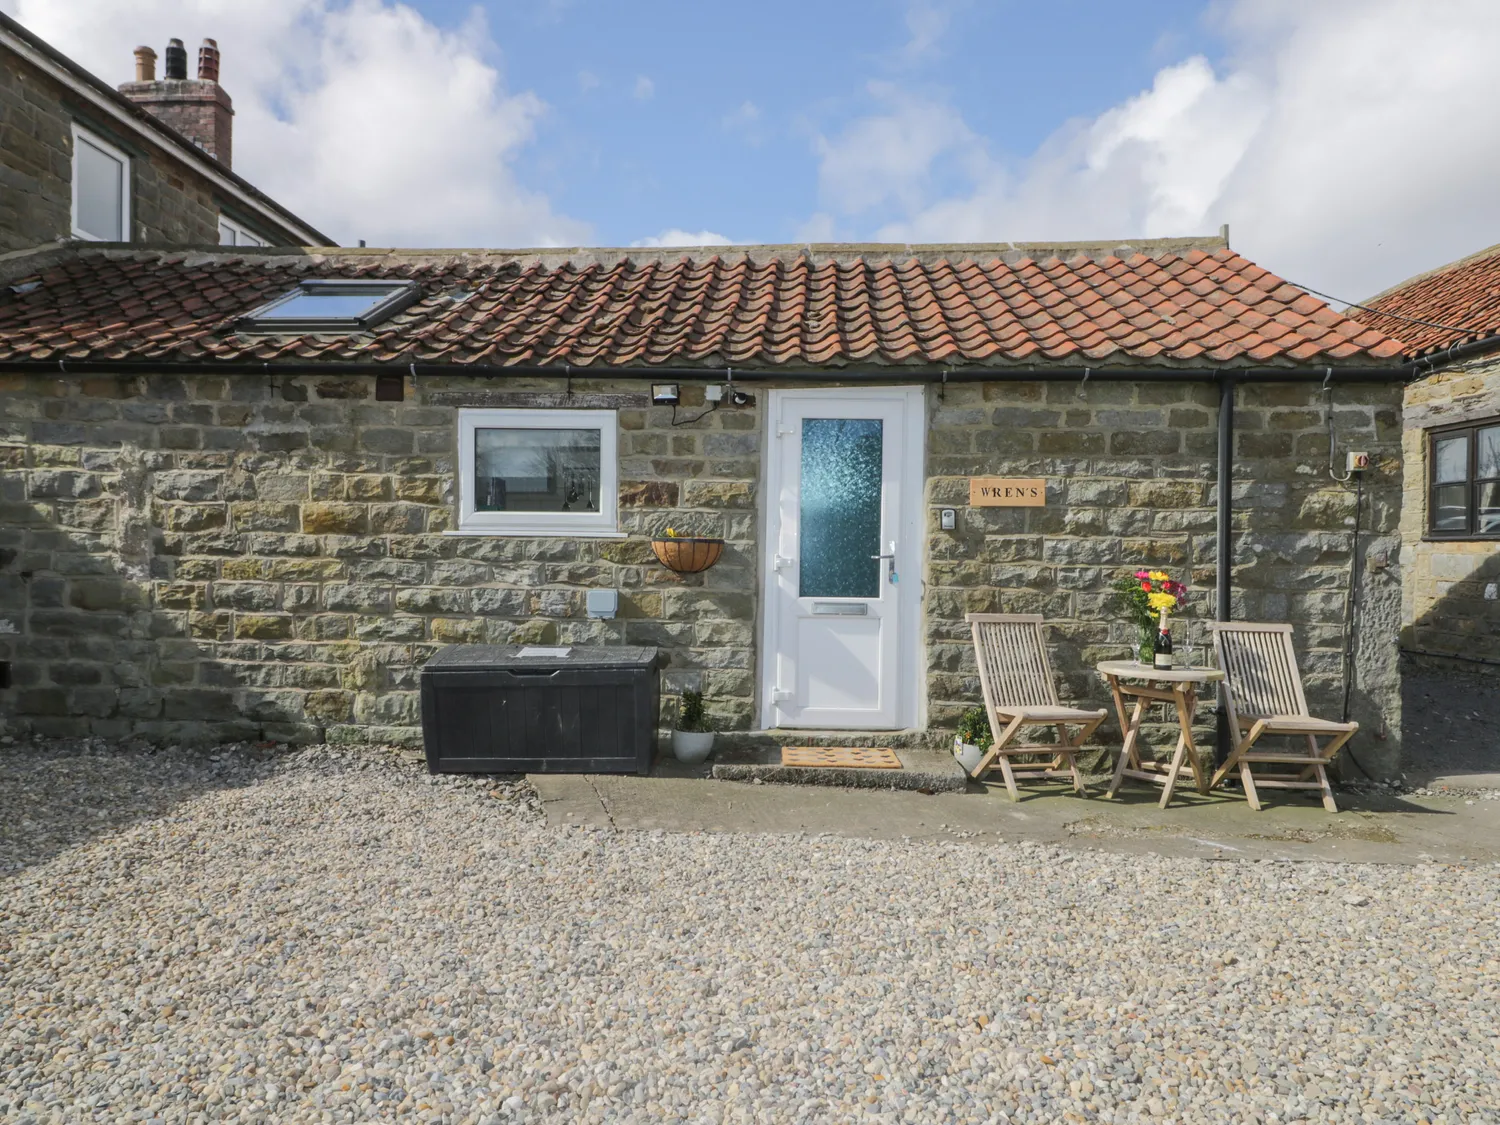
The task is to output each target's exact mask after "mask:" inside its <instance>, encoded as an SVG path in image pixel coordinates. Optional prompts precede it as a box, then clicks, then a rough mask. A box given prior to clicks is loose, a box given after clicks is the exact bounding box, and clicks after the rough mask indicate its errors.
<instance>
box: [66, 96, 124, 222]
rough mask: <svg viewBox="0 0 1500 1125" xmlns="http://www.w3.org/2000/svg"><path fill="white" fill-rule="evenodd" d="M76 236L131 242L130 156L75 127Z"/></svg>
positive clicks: (74, 202) (86, 131)
mask: <svg viewBox="0 0 1500 1125" xmlns="http://www.w3.org/2000/svg"><path fill="white" fill-rule="evenodd" d="M73 237H74V238H87V239H89V240H91V241H93V242H129V241H130V157H128V156H126V155H125V153H123V152H122V151H121V150H120V149H118V148H116V147H115V146H114V145H112V144H110V143H109V142H108V141H106V140H103V139H102V138H100V137H96V136H95V135H94V134H93V133H90V132H89V131H88V130H87V129H83V128H80V127H79V126H78V125H77V124H75V125H74V126H73Z"/></svg>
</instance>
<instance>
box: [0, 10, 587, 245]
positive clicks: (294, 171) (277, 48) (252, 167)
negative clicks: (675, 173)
mask: <svg viewBox="0 0 1500 1125" xmlns="http://www.w3.org/2000/svg"><path fill="white" fill-rule="evenodd" d="M12 2H13V4H14V7H15V11H16V15H17V17H18V18H19V19H20V20H21V22H22V23H24V24H25V25H26V26H27V27H28V28H30V29H31V30H33V31H35V32H36V33H37V34H38V35H40V36H41V37H42V38H44V39H46V40H47V41H48V42H50V43H51V44H52V45H53V46H55V47H57V48H58V49H59V50H61V51H63V52H64V53H65V54H67V55H69V56H71V57H72V58H74V59H76V60H77V61H78V62H80V63H82V64H83V65H84V66H86V67H88V68H89V69H90V70H92V71H94V72H95V73H96V74H98V75H99V76H100V77H102V78H104V79H105V80H107V81H110V82H123V81H127V80H128V79H129V78H131V77H132V57H131V49H132V48H133V47H134V46H135V45H136V44H138V43H148V44H151V45H153V46H155V47H156V48H157V50H158V51H160V50H161V49H162V47H163V46H164V44H165V43H166V41H167V39H168V38H171V37H174V36H175V37H177V38H180V39H182V40H184V42H186V43H187V44H188V50H189V54H190V56H191V55H192V54H193V51H194V48H195V45H196V43H197V42H198V40H199V39H201V38H202V37H204V36H211V37H213V38H215V39H217V40H218V42H219V47H220V50H221V51H222V52H223V82H224V86H225V89H227V90H228V91H229V94H230V96H231V97H232V98H233V99H234V106H235V124H234V167H235V170H236V171H237V172H239V173H240V174H241V175H244V176H245V177H246V178H247V179H249V180H250V181H251V182H252V183H254V184H255V185H256V186H257V187H259V188H261V189H262V190H264V191H266V192H268V193H269V194H270V195H271V196H273V197H274V198H276V199H278V200H279V201H281V202H282V203H284V204H285V205H286V206H288V207H290V208H291V209H292V210H293V211H294V212H296V213H297V214H299V215H301V216H302V217H303V218H305V219H306V220H307V221H308V222H310V223H312V224H313V225H315V226H317V227H319V228H321V229H322V230H324V231H326V232H327V233H328V234H329V235H331V236H333V237H335V238H337V239H340V240H341V241H345V242H351V243H352V242H353V241H354V240H355V239H358V238H364V239H366V240H367V241H368V242H369V243H370V244H371V245H377V246H378V245H398V246H400V245H408V246H433V245H446V246H507V245H576V244H578V243H580V242H584V241H587V240H588V238H589V227H588V225H587V224H585V223H581V222H579V221H577V220H574V219H571V218H568V217H567V216H563V215H559V214H557V213H556V212H555V211H554V210H553V209H552V207H551V205H550V204H549V202H548V200H547V198H546V197H545V196H544V195H541V194H539V193H537V192H535V191H531V190H529V189H527V188H526V187H524V186H523V185H522V184H521V183H520V182H519V181H518V179H517V177H516V174H515V170H514V169H515V165H516V162H517V160H518V158H519V155H520V153H521V151H522V150H523V149H524V148H525V146H526V145H527V144H528V142H530V141H531V139H532V138H533V136H534V135H535V132H536V129H537V126H538V123H539V122H540V121H541V120H542V119H543V118H544V116H545V114H546V106H545V105H544V104H543V103H542V102H541V100H540V99H539V98H537V97H536V95H535V94H532V93H530V92H525V91H523V92H511V91H508V90H507V89H506V88H505V85H504V82H503V80H502V78H501V75H500V74H499V72H498V71H497V70H496V69H495V67H494V66H493V65H491V64H490V63H489V62H487V61H486V60H485V58H484V57H483V54H482V51H483V48H484V47H485V45H487V44H488V41H489V40H488V34H487V32H486V30H485V27H484V25H483V22H482V20H481V19H480V18H479V17H478V15H477V14H476V15H475V16H474V17H472V18H471V19H470V20H469V21H468V22H467V23H466V24H465V25H464V26H463V27H462V28H460V29H459V30H457V31H455V32H445V31H442V30H440V29H439V28H437V27H435V26H434V25H432V24H431V23H429V22H427V21H426V20H425V19H424V18H423V17H422V16H421V15H419V14H418V13H417V12H415V11H414V10H412V9H411V8H409V7H407V6H405V5H403V4H399V3H389V2H385V0H353V2H352V3H349V4H346V5H335V4H333V3H331V2H330V0H257V2H256V3H254V4H246V3H243V2H242V0H193V2H191V3H187V4H184V3H182V2H181V0H136V2H134V3H131V4H128V5H125V4H119V3H117V2H116V0H12Z"/></svg>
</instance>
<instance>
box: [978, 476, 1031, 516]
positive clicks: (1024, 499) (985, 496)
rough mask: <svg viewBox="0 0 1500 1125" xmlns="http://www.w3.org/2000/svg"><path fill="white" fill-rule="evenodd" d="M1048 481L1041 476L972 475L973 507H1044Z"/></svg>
mask: <svg viewBox="0 0 1500 1125" xmlns="http://www.w3.org/2000/svg"><path fill="white" fill-rule="evenodd" d="M1046 505H1047V482H1046V481H1045V480H1042V479H1040V478H1038V479H1030V478H1021V479H1013V478H1010V477H970V478H969V507H971V508H1043V507H1046Z"/></svg>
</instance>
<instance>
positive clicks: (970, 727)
mask: <svg viewBox="0 0 1500 1125" xmlns="http://www.w3.org/2000/svg"><path fill="white" fill-rule="evenodd" d="M994 743H995V736H994V734H993V733H992V732H991V731H990V716H989V713H988V712H986V711H985V709H984V708H983V707H970V708H969V709H968V710H967V711H965V712H964V713H963V714H962V715H960V716H959V718H958V729H957V730H956V731H954V733H953V756H954V757H955V758H957V759H958V764H959V765H961V766H963V768H964V772H965V773H966V774H968V775H969V776H970V777H973V776H974V771H975V770H976V769H978V768H979V763H980V761H981V760H982V759H983V758H984V756H985V754H986V753H988V752H989V748H990V747H991V746H993V745H994Z"/></svg>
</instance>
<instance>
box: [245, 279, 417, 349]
mask: <svg viewBox="0 0 1500 1125" xmlns="http://www.w3.org/2000/svg"><path fill="white" fill-rule="evenodd" d="M374 289H394V292H392V293H391V294H390V295H389V296H387V297H385V298H384V299H383V300H381V301H380V302H379V303H377V304H375V305H372V306H370V307H369V308H368V309H366V310H365V311H364V312H362V313H361V314H360V315H359V316H301V317H269V318H268V317H267V316H266V314H267V313H269V312H271V311H273V310H274V309H276V308H278V307H279V306H281V305H284V304H286V303H287V302H288V301H290V300H293V299H294V298H296V297H303V296H309V295H316V294H318V293H320V292H322V293H329V294H339V293H358V292H361V291H367V290H374ZM421 298H422V289H421V287H420V286H419V285H418V284H417V283H416V282H415V281H405V280H402V279H400V278H396V279H376V278H334V277H328V278H304V279H303V280H301V281H299V282H297V284H296V285H295V286H293V287H292V288H291V289H288V290H287V291H286V292H285V293H281V294H279V295H278V296H276V297H274V298H272V299H271V300H269V301H267V302H265V304H263V305H260V306H258V307H256V308H254V309H251V310H250V311H249V312H247V313H246V314H245V315H244V316H242V317H240V318H239V320H237V321H235V325H234V329H235V331H236V332H274V333H277V334H279V335H296V334H299V333H317V332H335V333H336V332H368V331H370V330H371V329H373V328H374V327H375V326H376V325H377V324H379V323H380V322H381V321H383V320H387V319H389V318H390V317H393V316H395V315H396V314H397V313H398V312H401V311H402V310H403V309H406V308H409V307H410V306H412V305H414V304H416V303H417V302H418V301H419V300H421Z"/></svg>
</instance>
